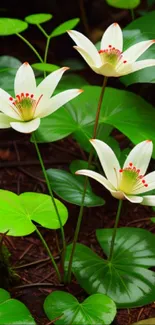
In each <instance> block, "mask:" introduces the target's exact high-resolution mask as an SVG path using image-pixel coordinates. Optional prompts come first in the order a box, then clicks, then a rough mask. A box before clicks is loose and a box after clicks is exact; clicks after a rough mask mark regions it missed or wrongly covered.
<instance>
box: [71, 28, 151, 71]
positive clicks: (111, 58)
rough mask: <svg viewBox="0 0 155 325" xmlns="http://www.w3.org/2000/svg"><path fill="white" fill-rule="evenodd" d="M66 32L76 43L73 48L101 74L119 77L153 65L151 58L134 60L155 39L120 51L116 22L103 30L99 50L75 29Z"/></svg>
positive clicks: (119, 38)
mask: <svg viewBox="0 0 155 325" xmlns="http://www.w3.org/2000/svg"><path fill="white" fill-rule="evenodd" d="M68 34H69V35H70V37H71V38H72V39H73V40H74V42H75V43H76V44H77V46H74V48H75V49H76V50H77V51H78V52H79V53H80V54H81V55H82V57H83V58H84V59H85V61H86V62H87V63H88V65H89V66H90V67H91V69H92V70H94V71H95V72H96V73H98V74H101V75H103V76H107V77H120V76H124V75H126V74H129V73H131V72H134V71H138V70H141V69H143V68H147V67H151V66H154V65H155V60H153V59H149V60H141V61H138V62H136V60H137V59H138V58H139V57H140V56H141V55H142V54H143V53H144V52H145V51H146V50H147V49H148V48H149V47H150V46H151V45H152V44H153V43H155V40H149V41H143V42H139V43H137V44H135V45H133V46H131V47H130V48H129V49H127V50H126V51H125V52H122V50H123V35H122V30H121V28H120V26H119V25H118V24H117V23H114V24H112V25H110V26H109V27H108V28H107V29H106V31H105V32H104V34H103V36H102V39H101V49H100V51H99V52H98V51H97V49H96V47H95V46H94V44H93V43H92V42H91V41H90V40H89V39H88V38H87V37H85V36H84V35H83V34H81V33H79V32H77V31H75V30H70V31H68Z"/></svg>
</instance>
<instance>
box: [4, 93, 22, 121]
mask: <svg viewBox="0 0 155 325" xmlns="http://www.w3.org/2000/svg"><path fill="white" fill-rule="evenodd" d="M9 98H12V97H11V96H10V95H9V94H8V93H7V92H6V91H4V90H3V89H1V88H0V111H1V112H3V113H4V114H5V115H7V116H9V117H12V118H13V119H16V120H19V121H21V120H22V119H21V117H20V115H19V114H18V112H17V110H16V108H15V106H14V105H13V104H12V102H13V98H12V101H11V100H9Z"/></svg>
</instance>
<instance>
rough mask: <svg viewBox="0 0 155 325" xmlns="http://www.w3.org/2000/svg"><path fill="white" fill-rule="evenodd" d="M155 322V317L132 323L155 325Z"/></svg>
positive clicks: (134, 324) (136, 324)
mask: <svg viewBox="0 0 155 325" xmlns="http://www.w3.org/2000/svg"><path fill="white" fill-rule="evenodd" d="M154 324H155V318H148V319H145V320H141V321H139V322H137V323H133V324H132V325H154Z"/></svg>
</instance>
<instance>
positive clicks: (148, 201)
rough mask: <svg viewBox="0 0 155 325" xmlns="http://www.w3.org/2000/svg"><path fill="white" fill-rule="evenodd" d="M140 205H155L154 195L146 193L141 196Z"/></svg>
mask: <svg viewBox="0 0 155 325" xmlns="http://www.w3.org/2000/svg"><path fill="white" fill-rule="evenodd" d="M141 204H142V205H149V206H152V207H153V206H155V195H146V196H143V201H142V203H141Z"/></svg>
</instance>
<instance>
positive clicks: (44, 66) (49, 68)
mask: <svg viewBox="0 0 155 325" xmlns="http://www.w3.org/2000/svg"><path fill="white" fill-rule="evenodd" d="M32 68H34V69H36V70H39V71H46V72H53V71H55V70H57V69H59V68H60V67H59V66H58V65H55V64H50V63H33V64H32Z"/></svg>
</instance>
